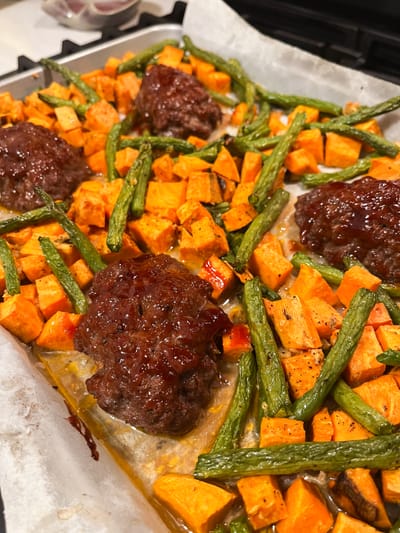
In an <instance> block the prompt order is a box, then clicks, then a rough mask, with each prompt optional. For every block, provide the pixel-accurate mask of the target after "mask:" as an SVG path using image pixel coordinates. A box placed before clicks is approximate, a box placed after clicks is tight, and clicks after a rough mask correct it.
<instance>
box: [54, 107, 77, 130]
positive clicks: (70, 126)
mask: <svg viewBox="0 0 400 533" xmlns="http://www.w3.org/2000/svg"><path fill="white" fill-rule="evenodd" d="M54 112H55V114H56V117H57V122H58V125H59V128H60V129H61V130H62V131H71V130H75V129H80V128H81V122H80V120H79V118H78V115H77V114H76V111H75V109H74V108H72V107H70V106H59V107H56V108H55V109H54Z"/></svg>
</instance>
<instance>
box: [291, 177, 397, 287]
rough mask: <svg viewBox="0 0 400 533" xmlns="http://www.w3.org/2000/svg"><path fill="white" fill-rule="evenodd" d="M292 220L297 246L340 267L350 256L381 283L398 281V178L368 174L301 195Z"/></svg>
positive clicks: (329, 184)
mask: <svg viewBox="0 0 400 533" xmlns="http://www.w3.org/2000/svg"><path fill="white" fill-rule="evenodd" d="M295 220H296V223H297V225H298V226H299V228H300V239H301V242H302V244H304V245H306V246H307V247H308V248H309V249H310V250H312V251H314V252H317V253H319V254H321V255H323V256H324V257H325V259H326V260H327V262H328V263H330V264H331V265H333V266H336V267H339V268H342V267H343V258H344V257H345V256H352V257H355V258H357V259H358V260H359V261H361V262H362V263H363V264H364V265H365V266H366V267H367V268H368V269H369V270H370V271H371V272H372V273H374V274H375V275H377V276H379V277H380V278H381V279H382V280H384V281H387V282H393V283H399V282H400V180H394V181H385V180H377V179H374V178H372V177H370V176H366V177H364V178H360V179H358V180H356V181H354V182H352V183H342V182H333V183H328V184H325V185H321V186H319V187H316V188H315V189H313V190H312V191H310V192H308V193H306V194H303V195H301V196H300V197H299V198H298V200H297V202H296V205H295Z"/></svg>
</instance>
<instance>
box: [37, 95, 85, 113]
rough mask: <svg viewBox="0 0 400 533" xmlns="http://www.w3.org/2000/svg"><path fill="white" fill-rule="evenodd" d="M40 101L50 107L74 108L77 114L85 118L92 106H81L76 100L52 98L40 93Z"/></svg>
mask: <svg viewBox="0 0 400 533" xmlns="http://www.w3.org/2000/svg"><path fill="white" fill-rule="evenodd" d="M38 96H39V98H40V100H42V101H43V102H45V103H46V104H48V105H50V106H51V107H61V106H67V107H72V109H74V110H75V111H76V114H77V115H78V116H79V117H80V118H83V117H84V116H85V115H86V111H87V110H88V109H89V107H90V105H91V104H79V103H78V102H75V101H74V100H67V99H65V98H59V97H58V96H52V95H50V94H46V93H41V92H38Z"/></svg>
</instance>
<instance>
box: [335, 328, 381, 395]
mask: <svg viewBox="0 0 400 533" xmlns="http://www.w3.org/2000/svg"><path fill="white" fill-rule="evenodd" d="M380 353H382V348H381V346H380V344H379V342H378V339H377V337H376V334H375V330H374V328H373V327H372V326H365V327H364V330H363V332H362V335H361V338H360V340H359V341H358V344H357V347H356V349H355V351H354V353H353V355H352V357H351V359H350V361H349V362H348V364H347V367H346V368H345V371H344V377H345V379H346V381H347V383H348V384H349V385H350V386H351V387H357V386H358V385H361V383H364V382H365V381H369V380H370V379H374V378H377V377H379V376H381V375H382V374H383V373H384V372H385V369H386V365H385V364H384V363H380V362H379V361H378V360H377V358H376V357H377V356H378V355H379V354H380Z"/></svg>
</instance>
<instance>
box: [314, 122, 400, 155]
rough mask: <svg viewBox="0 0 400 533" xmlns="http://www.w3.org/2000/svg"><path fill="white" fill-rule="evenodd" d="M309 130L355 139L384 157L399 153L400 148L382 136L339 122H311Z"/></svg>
mask: <svg viewBox="0 0 400 533" xmlns="http://www.w3.org/2000/svg"><path fill="white" fill-rule="evenodd" d="M308 127H309V128H311V129H319V130H321V131H322V132H323V133H326V132H333V133H337V134H339V135H343V136H345V137H350V138H352V139H357V140H358V141H361V142H363V143H366V144H368V145H369V146H371V147H372V148H374V149H375V150H376V151H377V153H378V154H380V155H385V156H388V157H396V155H397V154H398V153H399V151H400V147H399V146H397V145H396V144H395V143H392V142H390V141H388V140H387V139H385V138H384V137H382V135H377V134H376V133H372V132H371V131H367V130H361V129H359V128H354V127H352V126H349V125H348V124H343V123H341V122H334V121H333V120H329V121H328V122H321V123H319V122H318V123H316V122H313V123H311V124H309V125H308Z"/></svg>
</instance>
